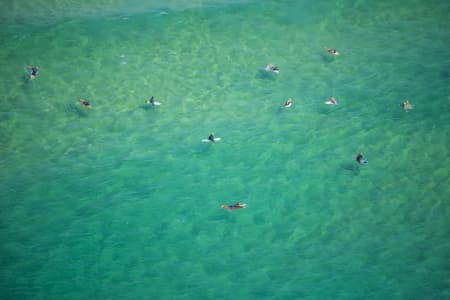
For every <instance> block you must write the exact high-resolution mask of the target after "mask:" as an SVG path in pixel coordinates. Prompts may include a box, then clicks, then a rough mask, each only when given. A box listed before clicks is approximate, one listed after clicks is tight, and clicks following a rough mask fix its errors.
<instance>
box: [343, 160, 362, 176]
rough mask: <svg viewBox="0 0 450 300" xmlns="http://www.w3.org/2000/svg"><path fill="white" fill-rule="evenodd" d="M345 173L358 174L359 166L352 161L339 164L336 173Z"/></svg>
mask: <svg viewBox="0 0 450 300" xmlns="http://www.w3.org/2000/svg"><path fill="white" fill-rule="evenodd" d="M342 172H344V173H347V174H350V175H359V173H360V172H361V169H360V166H359V165H358V164H356V163H355V162H353V163H350V162H348V163H343V164H341V165H340V166H339V168H338V170H337V173H338V174H339V173H342Z"/></svg>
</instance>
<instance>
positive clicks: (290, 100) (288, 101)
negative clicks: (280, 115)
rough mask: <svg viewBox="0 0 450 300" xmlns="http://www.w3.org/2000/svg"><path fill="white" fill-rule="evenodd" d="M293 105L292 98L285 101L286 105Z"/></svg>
mask: <svg viewBox="0 0 450 300" xmlns="http://www.w3.org/2000/svg"><path fill="white" fill-rule="evenodd" d="M291 105H292V98H289V99H287V100H286V103H284V107H291Z"/></svg>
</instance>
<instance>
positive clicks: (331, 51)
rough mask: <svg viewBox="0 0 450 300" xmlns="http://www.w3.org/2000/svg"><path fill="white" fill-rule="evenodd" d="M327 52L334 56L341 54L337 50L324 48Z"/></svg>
mask: <svg viewBox="0 0 450 300" xmlns="http://www.w3.org/2000/svg"><path fill="white" fill-rule="evenodd" d="M324 49H325V51H327V52H328V53H331V54H333V55H339V52H338V51H337V50H336V49H331V48H328V47H324Z"/></svg>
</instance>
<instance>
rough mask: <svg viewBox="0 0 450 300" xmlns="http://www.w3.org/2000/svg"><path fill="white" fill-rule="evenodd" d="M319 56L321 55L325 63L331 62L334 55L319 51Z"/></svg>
mask: <svg viewBox="0 0 450 300" xmlns="http://www.w3.org/2000/svg"><path fill="white" fill-rule="evenodd" d="M320 56H321V58H322V60H323V61H324V62H327V63H331V62H333V61H334V58H335V57H334V55H331V54H328V53H321V54H320Z"/></svg>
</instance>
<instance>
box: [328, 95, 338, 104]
mask: <svg viewBox="0 0 450 300" xmlns="http://www.w3.org/2000/svg"><path fill="white" fill-rule="evenodd" d="M325 104H330V105H336V104H337V101H336V99H335V98H334V97H333V96H330V99H328V101H327V102H325Z"/></svg>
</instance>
